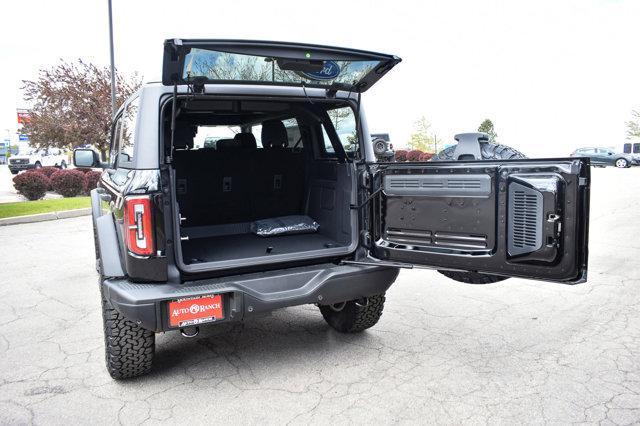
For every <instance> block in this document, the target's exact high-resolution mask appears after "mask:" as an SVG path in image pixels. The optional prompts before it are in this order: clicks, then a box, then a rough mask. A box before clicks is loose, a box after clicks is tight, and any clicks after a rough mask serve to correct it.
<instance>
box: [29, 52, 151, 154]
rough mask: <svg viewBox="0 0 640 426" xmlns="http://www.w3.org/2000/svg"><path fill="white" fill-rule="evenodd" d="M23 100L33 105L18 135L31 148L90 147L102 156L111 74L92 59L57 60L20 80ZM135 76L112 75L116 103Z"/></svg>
mask: <svg viewBox="0 0 640 426" xmlns="http://www.w3.org/2000/svg"><path fill="white" fill-rule="evenodd" d="M22 83H23V87H22V90H23V91H24V99H25V100H26V101H27V102H29V103H30V104H31V105H32V107H31V111H30V120H29V121H28V122H27V123H25V124H24V128H23V133H26V134H27V135H29V140H30V141H31V145H33V146H34V147H36V148H49V147H56V148H62V149H73V148H76V147H79V146H83V145H92V146H93V147H95V148H96V149H97V150H98V151H100V153H101V154H102V159H103V160H105V159H106V154H107V151H108V150H109V130H110V127H111V116H112V111H111V73H110V71H109V68H108V67H98V66H96V65H94V64H91V63H86V62H83V61H82V60H78V61H77V62H64V61H60V62H59V63H58V64H57V65H54V66H53V67H51V68H48V69H41V70H40V71H39V74H38V78H37V79H36V80H34V81H30V80H23V82H22ZM140 84H141V79H140V78H139V77H138V75H137V74H134V75H131V76H126V75H122V74H117V75H116V85H117V88H118V91H117V98H116V107H119V106H120V105H121V104H122V103H123V102H124V101H125V100H126V99H127V98H128V97H129V96H130V95H131V94H132V93H134V92H135V91H136V90H138V88H139V87H140Z"/></svg>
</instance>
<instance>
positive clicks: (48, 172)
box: [32, 166, 60, 179]
mask: <svg viewBox="0 0 640 426" xmlns="http://www.w3.org/2000/svg"><path fill="white" fill-rule="evenodd" d="M32 170H33V171H34V172H36V173H41V174H43V175H45V176H46V177H48V178H49V179H51V176H53V174H54V173H55V172H57V171H58V170H60V169H59V168H57V167H51V166H46V167H41V168H39V169H32Z"/></svg>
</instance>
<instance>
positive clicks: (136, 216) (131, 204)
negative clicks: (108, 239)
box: [124, 196, 154, 256]
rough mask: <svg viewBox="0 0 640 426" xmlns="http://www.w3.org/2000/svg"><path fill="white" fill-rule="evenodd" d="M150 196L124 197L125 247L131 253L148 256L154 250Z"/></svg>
mask: <svg viewBox="0 0 640 426" xmlns="http://www.w3.org/2000/svg"><path fill="white" fill-rule="evenodd" d="M151 206H152V204H151V198H150V197H149V196H133V197H125V199H124V226H125V231H126V243H127V248H128V249H129V251H130V252H131V253H133V254H137V255H139V256H150V255H152V254H153V251H154V241H153V224H152V220H151V216H152V214H153V211H152V210H151Z"/></svg>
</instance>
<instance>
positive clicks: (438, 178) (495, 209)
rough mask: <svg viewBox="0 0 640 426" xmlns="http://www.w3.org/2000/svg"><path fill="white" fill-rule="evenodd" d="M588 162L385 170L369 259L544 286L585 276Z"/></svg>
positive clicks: (404, 166)
mask: <svg viewBox="0 0 640 426" xmlns="http://www.w3.org/2000/svg"><path fill="white" fill-rule="evenodd" d="M588 173H589V170H588V166H586V165H585V164H584V163H582V162H581V161H580V160H575V159H572V160H553V161H552V160H518V161H514V162H501V163H490V162H476V163H466V164H464V165H462V164H459V163H458V164H455V163H435V162H434V163H430V164H428V165H425V164H424V163H423V164H421V165H420V164H413V165H412V164H407V163H405V164H397V165H389V166H387V167H383V168H382V169H381V171H380V173H379V174H378V175H377V178H376V179H375V180H374V181H375V182H376V183H377V185H379V187H381V189H382V190H381V191H380V196H379V197H377V198H376V201H375V202H374V204H373V210H374V211H373V214H374V216H376V217H375V219H374V223H375V224H376V225H375V226H374V228H375V229H374V230H373V234H374V235H373V241H374V244H373V247H372V254H374V255H375V257H377V258H379V259H383V260H389V261H397V262H404V263H413V264H421V265H426V266H434V267H441V268H449V269H461V270H473V271H479V272H487V273H493V274H496V275H500V273H503V274H506V275H513V276H526V277H535V278H540V279H545V280H557V281H569V282H580V281H583V280H584V279H585V278H586V277H585V274H586V261H587V253H586V226H587V225H586V222H585V221H586V220H587V217H586V216H587V215H588V186H587V185H586V182H587V181H586V178H587V177H588Z"/></svg>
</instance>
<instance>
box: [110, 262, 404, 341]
mask: <svg viewBox="0 0 640 426" xmlns="http://www.w3.org/2000/svg"><path fill="white" fill-rule="evenodd" d="M397 276H398V269H395V268H382V267H377V266H373V267H372V266H359V265H340V266H338V265H334V264H322V265H315V266H307V267H300V268H292V269H286V270H279V271H269V272H261V273H254V274H247V275H238V276H231V277H223V278H214V279H206V280H198V281H190V282H185V283H183V284H169V283H167V284H139V283H132V282H130V281H127V280H124V279H106V280H105V281H104V282H103V286H104V296H105V297H106V298H107V300H109V302H110V303H111V305H112V306H113V307H114V308H115V309H116V310H117V311H118V312H120V313H121V314H122V315H123V316H124V317H126V318H127V319H129V320H131V321H134V322H139V323H140V325H141V326H142V327H144V328H146V329H148V330H153V331H156V332H160V331H167V330H172V329H175V328H173V327H170V326H169V324H168V320H167V318H168V315H167V302H169V301H171V300H176V299H183V298H189V297H197V296H206V295H211V294H224V295H225V297H224V299H225V300H224V311H225V319H224V320H222V321H221V322H228V321H240V320H242V319H244V318H249V317H251V316H254V315H256V314H260V313H263V312H268V311H272V310H274V309H278V308H283V307H287V306H297V305H304V304H309V303H320V304H331V303H338V302H342V301H345V300H353V299H358V298H361V297H367V296H372V295H374V294H380V293H384V292H385V291H386V290H387V289H388V288H389V287H390V286H391V284H393V282H394V281H395V279H396V277H397Z"/></svg>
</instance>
